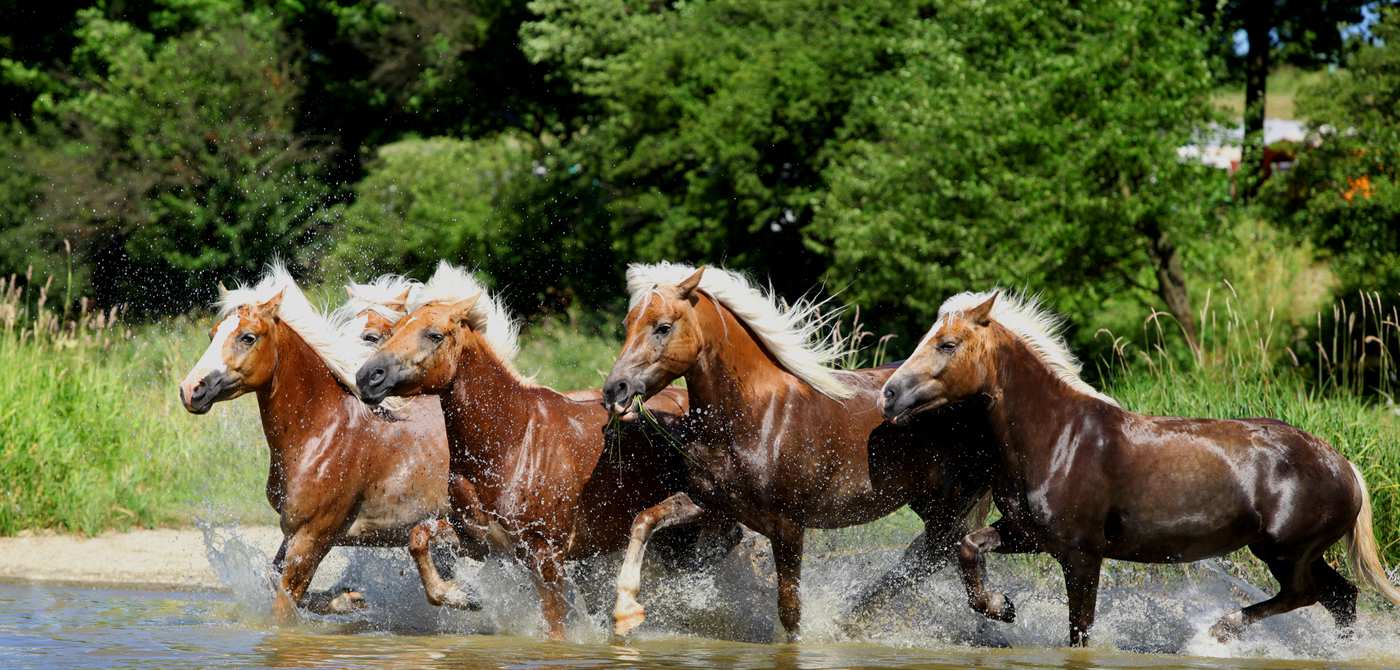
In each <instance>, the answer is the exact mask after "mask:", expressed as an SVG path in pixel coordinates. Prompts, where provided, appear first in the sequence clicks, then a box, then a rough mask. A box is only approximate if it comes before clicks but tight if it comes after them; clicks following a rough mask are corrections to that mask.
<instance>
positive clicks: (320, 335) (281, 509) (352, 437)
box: [180, 266, 475, 621]
mask: <svg viewBox="0 0 1400 670" xmlns="http://www.w3.org/2000/svg"><path fill="white" fill-rule="evenodd" d="M220 288H221V290H220V294H221V295H220V300H219V303H220V309H219V316H218V323H217V324H216V325H215V326H214V328H213V329H212V331H211V341H210V343H209V347H208V349H206V350H205V352H204V355H203V356H202V357H201V358H200V359H199V361H198V362H197V363H196V364H195V366H194V368H193V369H191V370H190V372H189V374H188V375H186V376H185V379H184V381H183V382H181V384H180V400H181V402H182V403H183V404H184V406H185V409H186V410H188V411H189V412H191V413H194V414H204V413H205V412H208V411H209V409H210V407H212V406H213V404H214V403H216V402H219V401H222V400H230V399H233V398H237V397H239V396H241V395H243V394H245V393H249V392H253V393H255V394H256V395H257V398H258V411H259V414H260V416H261V418H262V425H263V433H264V434H265V435H266V437H267V443H268V447H269V450H270V455H271V458H270V465H269V469H268V476H267V500H268V503H270V504H271V505H272V507H273V509H275V510H277V513H278V515H279V517H280V519H281V526H282V533H283V541H282V545H281V547H280V548H278V550H277V555H276V557H275V558H274V559H273V568H274V570H275V571H277V572H279V573H280V574H281V579H280V582H279V584H278V588H277V589H276V590H275V600H274V611H275V613H276V614H277V616H278V618H279V619H281V620H283V621H287V620H291V619H293V618H294V617H295V613H296V607H297V605H298V604H301V603H302V601H303V598H304V596H305V595H306V589H307V587H308V586H309V585H310V583H311V578H312V576H313V575H314V574H315V572H316V568H317V566H319V565H320V562H321V560H322V559H323V558H324V557H325V555H326V553H327V552H328V551H329V550H330V548H331V547H332V546H335V545H360V546H403V545H404V544H406V543H408V540H409V539H410V538H409V535H410V533H411V532H413V531H417V532H418V533H419V534H422V533H423V532H426V531H427V530H429V529H431V528H432V527H433V526H434V524H435V523H436V521H435V517H436V516H437V515H438V514H440V513H442V512H444V511H445V510H446V509H447V490H446V484H447V473H448V469H447V463H448V458H447V438H446V435H445V431H444V428H443V420H442V410H441V409H440V408H439V407H438V404H437V403H435V402H431V401H413V402H409V403H406V406H405V407H404V408H403V409H402V410H401V412H400V413H401V415H402V416H401V418H397V419H395V420H386V419H385V418H381V417H378V416H375V415H374V414H373V413H371V412H369V411H367V410H366V409H365V408H364V405H363V404H361V403H360V401H359V400H358V399H357V398H356V397H355V395H354V393H352V391H351V389H352V388H353V383H354V380H353V378H352V375H353V370H354V366H355V365H357V362H358V361H360V360H363V359H364V358H365V357H367V356H368V355H369V354H370V353H371V352H372V349H371V348H370V347H368V346H367V345H364V344H361V343H360V342H359V340H358V338H346V337H344V336H343V335H342V334H341V333H340V332H337V328H336V326H335V324H334V323H333V322H332V321H331V320H328V319H327V318H326V317H324V316H323V315H322V314H321V313H319V312H318V311H317V310H316V309H315V308H314V307H312V306H311V304H310V303H309V302H308V301H307V299H306V296H305V295H304V294H303V293H302V292H301V289H300V288H299V287H298V286H297V285H296V282H295V281H293V279H292V278H291V276H290V275H289V274H288V273H287V271H286V269H285V268H283V267H281V266H274V267H272V268H270V269H269V270H268V272H267V275H266V276H265V277H264V278H263V280H262V281H261V282H259V283H258V284H257V285H256V286H254V287H251V288H240V289H238V290H234V291H227V290H223V289H222V287H220ZM420 526H421V527H422V529H420V528H419V527H420ZM411 549H414V548H412V547H411ZM414 557H415V559H416V560H418V562H419V564H420V572H421V565H422V564H423V563H427V564H428V565H429V566H431V561H430V556H429V547H428V546H427V544H426V543H423V545H422V546H421V547H420V548H416V549H414ZM436 574H437V572H436V570H435V569H434V570H433V575H434V576H436ZM436 586H437V588H433V587H430V586H429V584H428V583H426V582H425V588H427V591H428V597H429V600H430V601H435V604H438V603H442V602H446V603H448V604H453V605H457V606H461V607H469V608H470V607H474V606H475V603H474V602H473V601H472V599H471V598H470V596H468V594H466V593H464V592H463V591H461V590H460V589H457V588H454V587H451V586H450V585H445V584H438V585H436ZM360 602H361V599H360V598H359V596H358V594H353V593H352V594H346V595H343V596H339V597H337V598H335V599H334V600H331V601H330V602H320V600H319V599H318V600H315V601H313V602H310V603H307V604H308V605H310V606H311V607H312V609H314V610H319V611H331V612H344V611H349V610H350V609H353V608H354V607H356V606H358V605H359V604H360Z"/></svg>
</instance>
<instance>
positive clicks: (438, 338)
mask: <svg viewBox="0 0 1400 670" xmlns="http://www.w3.org/2000/svg"><path fill="white" fill-rule="evenodd" d="M423 335H424V337H427V338H428V341H429V342H432V343H433V344H438V343H440V342H442V333H439V332H436V331H432V330H430V331H428V332H426V333H424V334H423Z"/></svg>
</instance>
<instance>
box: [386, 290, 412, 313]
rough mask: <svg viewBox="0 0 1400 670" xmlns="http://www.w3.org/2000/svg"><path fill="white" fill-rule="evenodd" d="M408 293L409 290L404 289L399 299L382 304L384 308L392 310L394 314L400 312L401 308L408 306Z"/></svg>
mask: <svg viewBox="0 0 1400 670" xmlns="http://www.w3.org/2000/svg"><path fill="white" fill-rule="evenodd" d="M408 291H409V289H404V290H403V293H400V294H399V297H397V298H394V299H393V300H390V301H389V302H386V303H384V306H385V307H389V308H392V309H393V310H394V311H396V312H402V311H403V308H405V307H407V306H408Z"/></svg>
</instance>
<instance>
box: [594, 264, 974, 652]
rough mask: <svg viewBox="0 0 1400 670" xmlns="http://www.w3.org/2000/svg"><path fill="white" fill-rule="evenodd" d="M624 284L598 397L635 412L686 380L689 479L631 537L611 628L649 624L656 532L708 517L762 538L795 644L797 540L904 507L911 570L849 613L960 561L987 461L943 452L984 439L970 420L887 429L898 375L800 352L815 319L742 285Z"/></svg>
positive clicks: (694, 276)
mask: <svg viewBox="0 0 1400 670" xmlns="http://www.w3.org/2000/svg"><path fill="white" fill-rule="evenodd" d="M628 279H629V285H630V286H631V288H632V290H633V293H632V303H633V306H632V309H631V310H630V311H629V313H628V316H627V338H626V341H625V343H624V345H623V350H622V353H621V355H620V356H619V358H618V361H617V363H616V364H615V365H614V366H613V370H612V373H611V374H610V375H609V377H608V382H607V384H606V385H605V386H604V392H605V397H606V400H605V402H606V403H607V404H608V407H609V409H610V410H611V411H613V412H614V413H616V414H619V415H622V416H630V415H631V414H632V412H633V407H634V403H635V401H636V398H638V397H642V398H645V397H649V396H651V395H653V394H655V393H658V392H660V391H661V390H663V389H664V388H665V387H666V386H667V385H668V384H670V383H671V381H672V380H674V379H676V378H678V377H683V378H684V379H685V382H686V389H687V391H688V392H689V394H690V401H691V411H690V413H689V414H688V415H687V416H686V421H685V424H684V428H685V433H684V436H685V437H684V439H685V444H686V446H685V449H686V453H687V454H688V458H687V462H688V463H689V465H690V468H689V470H688V475H689V478H688V481H687V483H686V488H685V489H684V490H683V491H684V492H683V493H679V494H678V495H676V496H673V497H672V498H671V499H668V500H667V501H666V502H664V503H662V504H661V505H658V506H656V507H654V508H652V509H649V510H647V511H646V512H644V513H643V514H642V515H640V516H639V517H638V518H637V521H636V522H635V524H634V526H633V531H632V533H633V535H632V542H631V544H630V545H629V548H628V555H627V558H626V559H625V562H624V564H623V567H622V572H621V574H620V575H619V578H618V593H617V603H616V606H615V610H614V627H615V632H617V633H618V634H625V633H627V632H629V631H630V630H632V629H633V628H635V627H636V626H637V625H638V624H640V623H641V621H642V619H643V617H644V610H643V608H642V606H641V605H640V603H638V601H637V599H636V598H637V591H638V588H639V586H640V567H641V561H642V552H643V550H644V548H645V545H646V542H647V539H648V537H649V536H650V534H651V533H652V532H653V531H654V530H656V529H659V528H665V527H668V526H672V525H678V524H685V523H694V522H696V521H697V520H704V519H705V518H706V517H707V516H710V517H714V516H718V517H720V518H734V519H737V520H739V521H740V522H742V523H743V524H744V525H746V526H748V527H750V528H752V529H753V530H755V531H757V532H759V533H761V534H763V535H765V536H766V537H767V538H768V539H769V540H770V541H771V543H772V546H773V555H774V560H775V564H776V567H777V573H778V603H779V616H780V619H781V620H782V624H783V626H784V628H785V629H786V630H787V632H788V635H789V636H790V637H794V638H795V637H796V636H797V634H798V632H799V625H800V615H801V602H800V599H799V580H800V576H801V565H802V546H803V529H805V528H840V527H846V526H852V525H856V524H862V523H866V522H869V521H873V520H875V519H878V518H880V517H883V516H885V515H887V514H889V513H891V512H894V511H895V510H897V509H899V508H900V507H902V506H904V505H906V504H907V505H909V506H910V507H911V508H912V509H913V510H914V511H915V512H916V513H917V514H918V515H919V516H920V518H922V519H923V520H924V522H925V533H924V535H922V536H921V537H920V538H918V539H916V540H915V544H914V546H912V547H910V550H909V551H908V552H907V553H906V556H905V561H906V562H908V563H918V564H919V565H918V566H912V567H911V566H901V567H900V568H898V569H897V571H896V572H895V573H892V574H891V575H888V576H887V577H886V578H885V579H883V580H881V582H880V583H879V584H878V585H877V586H876V587H875V588H874V589H873V590H872V591H871V592H870V593H868V594H867V596H866V598H865V599H864V600H865V601H866V602H863V603H862V604H861V606H858V609H865V608H866V607H868V606H870V605H873V604H876V603H878V601H879V600H881V599H882V598H884V597H887V596H888V595H889V594H890V593H891V592H892V591H893V590H894V589H895V588H896V587H897V586H899V583H900V582H901V581H903V580H902V579H901V577H914V578H916V579H917V578H919V577H922V576H924V575H927V574H929V573H930V572H932V570H933V569H934V568H935V567H937V566H938V565H941V564H942V563H943V562H945V561H947V560H948V559H950V558H952V557H953V556H954V550H955V547H956V542H957V538H959V537H961V536H962V535H963V534H964V533H965V532H966V531H967V530H969V529H970V528H969V527H968V525H967V522H966V521H965V519H966V518H967V517H968V516H969V515H970V514H972V513H973V512H974V510H975V509H977V507H978V506H977V503H978V502H979V501H982V500H983V499H984V498H985V494H986V491H987V477H986V475H985V467H984V465H983V464H980V463H976V462H973V461H971V460H969V459H966V458H950V455H955V454H961V453H962V452H965V451H968V450H969V449H970V447H968V446H966V445H965V444H964V443H968V444H971V443H977V442H980V441H981V440H982V439H983V433H982V432H981V429H980V426H979V425H977V424H975V423H968V422H964V421H962V420H961V419H960V416H959V414H958V413H956V412H953V413H948V414H947V415H945V416H941V417H928V419H927V420H925V421H920V422H918V423H917V425H913V426H905V427H901V426H891V425H888V424H886V423H884V420H883V417H882V416H881V415H880V412H879V408H878V400H879V388H880V386H881V384H883V383H884V381H885V379H886V378H887V377H888V376H889V375H890V374H891V372H892V370H891V369H889V368H881V369H866V370H857V371H851V372H837V371H834V370H831V369H830V368H828V367H826V365H825V364H826V362H827V361H829V360H831V359H832V358H833V357H834V356H835V355H836V354H837V353H838V352H835V351H833V350H822V349H818V348H815V347H813V346H812V345H811V344H810V340H811V338H812V335H813V334H814V332H815V330H816V329H817V328H818V327H819V325H820V320H819V319H817V318H816V317H814V316H813V315H812V314H811V310H810V309H808V308H807V307H806V306H804V305H803V304H799V305H797V306H795V307H793V308H788V309H783V308H782V307H781V306H779V305H777V304H776V303H775V301H774V300H773V299H772V298H770V297H768V296H763V295H762V294H760V293H759V292H758V291H757V290H756V289H754V288H753V287H752V286H750V285H749V284H748V283H747V281H744V280H742V278H739V277H737V276H736V275H733V274H731V273H727V272H725V271H723V270H703V269H701V270H695V269H694V268H689V267H686V266H679V265H672V264H662V265H657V266H633V267H632V268H631V269H630V270H629V272H628ZM720 296H722V297H720ZM740 312H743V313H746V314H748V315H749V316H748V317H747V318H741V317H740V316H739V315H738V314H739V313H740ZM978 511H980V513H981V514H982V515H985V508H980V509H979V510H978ZM978 523H980V518H979V520H978Z"/></svg>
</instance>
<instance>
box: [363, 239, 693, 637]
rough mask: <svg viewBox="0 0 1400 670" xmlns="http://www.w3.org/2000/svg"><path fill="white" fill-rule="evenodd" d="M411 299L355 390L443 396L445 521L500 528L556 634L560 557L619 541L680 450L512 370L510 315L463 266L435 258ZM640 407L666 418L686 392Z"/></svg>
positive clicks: (376, 395) (559, 631) (654, 496)
mask: <svg viewBox="0 0 1400 670" xmlns="http://www.w3.org/2000/svg"><path fill="white" fill-rule="evenodd" d="M413 300H414V303H415V304H416V307H415V308H414V309H413V310H412V311H411V312H410V313H409V314H408V316H407V317H406V318H405V319H403V320H402V321H401V322H399V324H398V325H396V326H395V327H394V329H393V334H392V335H391V336H390V338H389V340H388V341H387V342H385V343H384V345H383V346H382V348H381V349H380V351H379V353H378V354H376V355H375V356H374V357H373V358H371V359H370V360H369V361H368V362H366V363H365V364H364V366H363V367H361V368H360V370H359V373H358V375H357V379H358V384H359V388H360V392H361V395H362V397H363V398H364V400H365V401H366V402H369V403H376V402H379V401H380V400H382V399H383V398H385V397H386V396H389V395H397V396H417V395H435V396H439V397H440V398H441V402H442V407H443V411H444V414H445V416H446V419H447V435H448V442H449V446H450V454H451V469H452V473H453V476H454V479H453V481H454V484H453V487H452V489H451V495H452V504H453V507H454V509H455V510H456V513H455V514H454V517H453V518H454V524H457V523H462V521H461V519H470V518H471V517H476V518H477V519H478V523H481V522H483V521H484V522H489V523H491V524H492V526H493V527H496V528H499V529H500V530H502V531H503V532H504V534H505V536H506V544H508V545H509V546H510V547H511V548H512V549H513V553H515V554H516V555H517V556H518V557H519V558H521V559H522V560H523V562H524V563H525V565H526V566H527V567H528V568H529V569H530V571H531V574H532V575H533V577H534V579H535V582H536V587H537V591H538V593H539V596H540V600H541V605H542V609H543V615H544V620H545V624H546V625H547V626H548V630H549V635H550V637H552V638H556V639H557V638H561V637H563V635H564V620H565V614H566V602H565V599H564V596H565V593H564V587H565V582H564V580H565V575H564V570H563V568H564V565H563V563H564V561H565V560H569V559H575V558H583V557H587V556H591V555H594V554H598V553H601V552H607V551H613V550H616V549H620V548H621V547H622V546H623V545H624V544H625V543H626V541H627V530H628V528H629V527H630V525H631V521H632V518H633V517H634V516H635V515H636V514H637V513H638V512H640V511H641V510H643V509H646V508H647V507H648V506H650V505H654V504H656V503H657V502H659V501H660V500H662V499H663V498H665V497H666V495H667V494H669V493H670V492H671V491H673V490H675V487H676V486H678V485H679V483H680V482H681V480H682V479H683V473H684V470H685V466H684V463H683V461H682V457H681V455H680V454H679V453H678V452H677V451H676V450H674V449H673V448H672V447H671V446H670V445H669V444H668V442H667V440H666V439H665V438H664V437H661V436H659V435H657V436H652V435H650V434H648V433H647V432H645V430H643V428H644V427H641V426H632V427H626V428H624V429H622V430H620V431H618V432H616V433H612V432H610V433H609V435H610V436H611V437H612V438H613V440H612V443H611V444H609V443H608V441H606V440H605V431H604V428H605V427H606V425H607V424H608V415H607V412H605V411H603V409H602V408H601V407H599V405H598V398H599V396H598V394H597V393H596V392H595V393H583V394H581V397H582V398H584V399H574V398H570V397H568V396H565V395H562V394H560V393H557V392H555V391H553V390H551V389H548V388H545V387H542V386H537V385H535V384H533V383H530V382H529V381H527V380H525V379H523V378H521V376H520V375H519V374H518V373H517V372H516V371H515V369H514V368H513V367H512V366H511V363H510V361H511V359H512V358H513V357H514V354H515V350H516V333H515V325H514V323H513V322H512V321H511V319H510V317H509V316H508V315H507V314H506V312H505V310H504V309H503V308H502V307H501V306H500V305H499V304H498V303H497V302H496V301H495V299H494V298H493V297H492V296H491V295H490V294H489V293H487V292H486V291H484V290H483V288H482V287H481V285H480V284H479V283H477V282H476V280H475V279H474V278H472V277H471V276H470V275H468V274H467V273H465V272H463V271H461V270H460V269H457V268H454V267H452V266H450V265H448V264H446V263H443V264H442V265H440V266H439V268H438V271H437V273H436V274H435V275H434V276H433V278H432V279H431V280H430V281H429V282H428V283H427V285H426V286H425V288H424V289H423V291H422V293H421V294H419V295H417V296H415V298H414V299H413ZM434 400H436V399H434ZM650 408H651V410H652V411H653V412H655V416H656V417H658V419H659V420H660V421H661V422H666V423H669V422H674V420H675V417H677V416H679V415H680V414H681V413H683V412H684V411H685V409H686V404H685V394H684V393H683V392H680V391H671V392H668V393H666V394H664V395H662V396H661V397H658V398H657V399H656V402H654V403H653V404H652V405H651V406H650ZM605 451H606V452H607V453H605ZM468 484H470V485H471V486H470V488H465V486H466V485H468Z"/></svg>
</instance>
